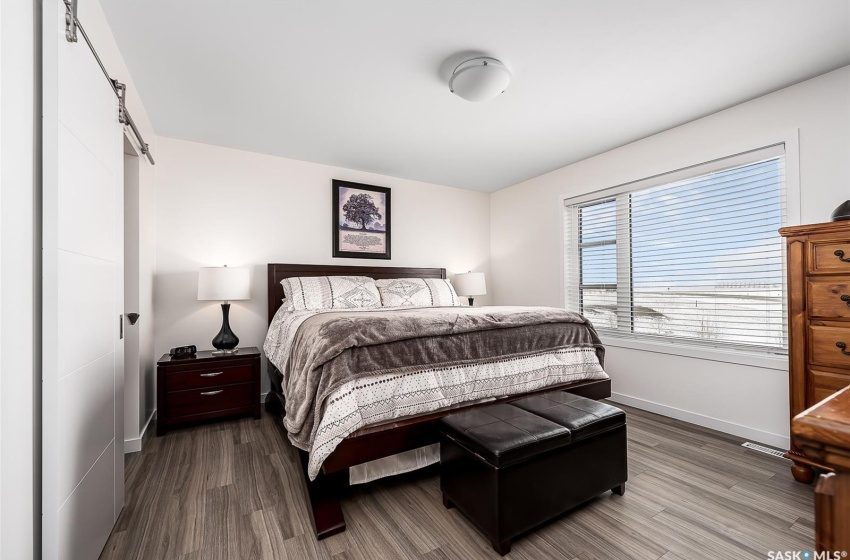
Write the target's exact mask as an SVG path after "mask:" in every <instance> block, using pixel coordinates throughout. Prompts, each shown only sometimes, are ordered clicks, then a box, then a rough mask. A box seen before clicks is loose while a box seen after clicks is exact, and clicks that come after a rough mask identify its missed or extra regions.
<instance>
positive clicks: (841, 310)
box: [807, 279, 850, 345]
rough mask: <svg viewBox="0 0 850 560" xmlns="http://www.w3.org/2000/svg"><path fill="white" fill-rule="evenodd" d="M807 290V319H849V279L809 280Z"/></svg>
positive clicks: (849, 343)
mask: <svg viewBox="0 0 850 560" xmlns="http://www.w3.org/2000/svg"><path fill="white" fill-rule="evenodd" d="M807 290H808V300H809V317H822V318H827V319H850V279H847V280H844V279H842V280H840V281H838V280H836V281H829V280H809V282H808V283H807ZM848 345H850V342H848Z"/></svg>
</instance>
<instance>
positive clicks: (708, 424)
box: [610, 393, 791, 449]
mask: <svg viewBox="0 0 850 560" xmlns="http://www.w3.org/2000/svg"><path fill="white" fill-rule="evenodd" d="M610 400H612V401H614V402H618V403H622V404H625V405H628V406H633V407H635V408H639V409H641V410H648V411H649V412H654V413H656V414H661V415H662V416H668V417H670V418H675V419H676V420H682V421H684V422H690V423H691V424H696V425H697V426H703V427H704V428H710V429H712V430H717V431H718V432H724V433H727V434H731V435H733V436H738V437H740V438H744V439H746V440H749V441H753V442H756V443H763V444H765V445H769V446H772V447H776V448H778V449H788V447H789V446H790V444H791V442H790V440H789V438H788V436H783V435H780V434H774V433H771V432H765V431H764V430H758V429H756V428H750V427H749V426H742V425H741V424H735V423H734V422H729V421H727V420H721V419H720V418H714V417H711V416H705V415H703V414H697V413H696V412H690V411H688V410H682V409H681V408H676V407H673V406H668V405H666V404H660V403H656V402H652V401H648V400H645V399H641V398H638V397H631V396H629V395H623V394H621V393H611V398H610Z"/></svg>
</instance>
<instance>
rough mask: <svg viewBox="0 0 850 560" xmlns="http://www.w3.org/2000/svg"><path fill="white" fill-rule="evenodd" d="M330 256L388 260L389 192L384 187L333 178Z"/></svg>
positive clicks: (389, 227)
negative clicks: (331, 248) (331, 250)
mask: <svg viewBox="0 0 850 560" xmlns="http://www.w3.org/2000/svg"><path fill="white" fill-rule="evenodd" d="M331 188H332V189H333V197H332V198H333V212H332V214H333V222H332V225H333V257H334V258H343V259H387V260H389V259H390V258H391V234H392V232H391V217H392V204H391V192H390V189H389V188H388V187H376V186H375V185H364V184H363V183H354V182H352V181H343V180H340V179H333V180H332V181H331Z"/></svg>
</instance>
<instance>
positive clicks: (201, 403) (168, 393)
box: [156, 347, 260, 436]
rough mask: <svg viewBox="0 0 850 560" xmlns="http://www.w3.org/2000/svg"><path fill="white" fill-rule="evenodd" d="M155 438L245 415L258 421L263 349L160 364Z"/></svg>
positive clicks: (165, 358)
mask: <svg viewBox="0 0 850 560" xmlns="http://www.w3.org/2000/svg"><path fill="white" fill-rule="evenodd" d="M156 365H157V368H156V370H157V377H156V379H157V388H156V389H157V414H156V416H157V419H156V435H158V436H161V435H164V434H165V432H166V431H167V430H169V429H171V428H175V427H177V426H184V425H188V424H193V423H195V422H199V421H205V420H213V419H218V418H225V417H230V416H235V415H242V414H247V415H251V416H253V417H254V418H259V417H260V351H259V350H258V349H257V348H253V347H249V348H240V349H239V352H237V353H236V354H226V355H217V354H213V353H212V351H210V350H201V351H200V352H198V354H197V355H196V356H193V357H191V358H172V357H171V356H169V355H168V354H166V355H165V356H163V357H162V358H160V360H159V362H157V364H156Z"/></svg>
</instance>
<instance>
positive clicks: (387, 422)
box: [266, 264, 611, 539]
mask: <svg viewBox="0 0 850 560" xmlns="http://www.w3.org/2000/svg"><path fill="white" fill-rule="evenodd" d="M315 276H368V277H370V278H374V279H375V280H380V279H397V278H437V279H440V278H446V271H445V269H442V268H404V267H362V266H334V265H297V264H269V265H268V319H269V325H270V328H271V327H272V326H273V325H279V324H280V315H282V314H280V315H279V314H278V309H279V308H280V306H281V304H282V302H283V299H284V293H283V286H282V285H281V281H282V280H284V279H286V278H295V277H315ZM493 309H494V310H498V309H499V308H493ZM377 311H378V313H375V314H374V315H386V316H392V314H393V313H396V314H400V315H402V316H404V317H406V318H407V319H406V320H410V316H411V314H415V312H414V311H407V310H404V311H392V310H386V313H381V310H377ZM424 311H425V312H426V313H427V312H428V311H429V310H424ZM435 312H436V311H435ZM465 313H467V314H471V315H474V314H475V312H474V310H466V311H465ZM333 314H334V313H329V314H328V315H333ZM276 315H278V322H277V323H274V321H275V316H276ZM414 318H415V317H414ZM383 319H386V317H383ZM364 320H365V319H364ZM364 324H365V323H364ZM297 328H298V329H300V328H301V327H297ZM591 330H592V329H591ZM270 333H271V330H270ZM299 334H301V335H303V334H304V333H301V332H299ZM594 336H595V334H594ZM599 356H600V360H599V361H600V365H599V369H600V371H601V353H600V354H599ZM274 361H276V362H277V363H278V364H280V360H279V359H277V360H274ZM267 366H268V374H269V378H270V380H271V388H270V391H269V393H268V395H267V397H266V410H267V411H268V412H269V413H271V414H275V415H278V416H283V415H284V412H285V405H286V399H285V398H284V393H285V391H284V388H283V386H284V384H285V383H286V382H287V381H290V380H289V379H287V380H285V379H284V376H283V374H282V373H281V372H280V371H279V370H278V368H277V367H276V366H275V365H274V363H272V360H269V362H268V363H267ZM538 385H539V383H538ZM520 387H525V386H520ZM527 387H534V388H533V389H522V391H523V392H520V393H513V392H512V393H511V394H509V395H502V394H499V395H496V396H495V397H492V396H491V397H490V398H487V399H483V398H481V399H478V398H477V399H475V400H474V401H472V402H469V401H462V400H460V401H458V399H455V401H458V402H455V401H451V404H449V405H448V406H444V407H441V408H439V409H437V410H428V411H426V412H421V411H420V412H418V413H416V414H414V415H411V416H401V417H393V418H387V419H384V420H383V421H378V422H374V421H373V422H371V423H368V424H366V423H363V422H361V423H359V424H352V425H351V426H350V427H349V429H348V431H344V432H342V434H343V435H342V436H340V437H337V438H336V439H335V440H333V441H332V442H331V443H332V445H330V446H329V447H328V449H329V451H328V452H325V453H323V454H322V455H321V461H320V463H319V462H317V460H316V453H315V450H312V451H313V452H312V453H308V452H307V451H305V450H304V449H303V447H305V445H301V442H300V441H299V445H296V447H297V448H298V454H299V456H300V458H301V464H302V467H303V469H304V480H305V484H306V489H307V495H308V497H309V505H310V508H311V511H310V513H311V518H312V520H313V524H314V528H315V531H316V536H317V538H319V539H321V538H325V537H328V536H330V535H333V534H336V533H339V532H341V531H344V530H345V519H344V517H343V514H342V509H341V507H340V498H341V497H342V495H343V494H344V492H345V489H346V488H347V487H348V485H349V469H351V468H352V467H355V466H357V465H362V464H364V463H368V462H372V461H376V460H378V459H382V458H386V457H390V456H394V455H396V454H399V453H403V452H409V451H412V450H416V449H420V448H423V447H426V446H429V445H432V444H434V443H436V442H437V441H438V436H439V432H438V422H439V420H440V418H442V417H443V416H445V415H446V414H450V413H452V412H455V411H457V410H467V409H469V408H473V407H477V406H483V405H486V404H488V403H490V402H492V401H493V399H494V398H496V399H498V400H499V401H500V402H509V401H511V400H515V399H519V398H523V397H525V396H527V395H529V394H533V393H535V392H543V391H550V390H553V389H563V390H567V391H569V392H571V393H575V394H578V395H581V396H584V397H588V398H593V399H601V398H606V397H609V396H610V395H611V385H610V379H608V378H607V375H604V372H602V375H601V376H596V378H594V379H582V380H579V381H570V382H558V383H550V384H547V385H546V386H540V387H538V386H536V385H528V386H527ZM334 395H336V393H334ZM299 406H300V404H299ZM322 410H324V409H322ZM396 414H397V412H396ZM323 420H324V419H323V418H322V416H321V415H320V414H317V420H316V421H317V422H322V421H323ZM355 428H356V429H355ZM287 437H288V438H289V439H290V440H295V441H298V440H297V438H294V437H293V433H292V430H290V432H289V433H287ZM308 449H310V448H309V447H308ZM311 456H312V458H313V461H312V463H311Z"/></svg>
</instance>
